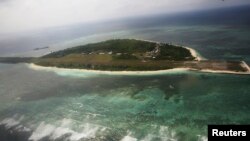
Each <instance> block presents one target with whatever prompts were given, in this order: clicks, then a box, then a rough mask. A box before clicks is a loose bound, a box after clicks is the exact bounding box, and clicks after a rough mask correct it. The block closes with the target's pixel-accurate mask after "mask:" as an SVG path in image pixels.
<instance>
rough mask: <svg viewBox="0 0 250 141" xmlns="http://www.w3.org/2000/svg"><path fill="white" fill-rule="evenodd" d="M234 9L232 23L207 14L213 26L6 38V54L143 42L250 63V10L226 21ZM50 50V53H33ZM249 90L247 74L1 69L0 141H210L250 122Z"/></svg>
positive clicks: (1, 50)
mask: <svg viewBox="0 0 250 141" xmlns="http://www.w3.org/2000/svg"><path fill="white" fill-rule="evenodd" d="M229 11H232V9H231V10H230V9H227V10H224V11H223V10H222V11H220V12H221V13H223V12H224V14H222V17H225V18H224V20H221V21H219V22H215V21H216V20H217V19H220V17H221V16H215V15H216V14H215V13H216V11H215V12H212V13H211V12H210V13H211V14H208V15H207V16H206V17H207V18H205V19H207V21H206V20H202V18H199V15H193V14H192V16H190V15H189V17H192V19H196V22H194V23H192V22H187V23H186V24H185V23H182V24H179V23H180V21H182V20H183V19H182V20H180V18H179V20H176V21H178V22H179V23H178V24H177V23H175V24H167V23H169V21H171V18H169V19H168V18H166V19H164V18H162V17H160V19H162V20H159V17H158V20H155V19H157V18H153V17H151V19H152V18H153V19H154V20H150V21H154V22H146V23H145V24H144V25H143V26H140V25H142V23H140V22H135V23H134V24H132V23H129V25H127V26H126V24H124V23H123V22H122V21H121V22H122V23H123V25H122V27H123V28H120V26H118V25H116V26H115V27H113V29H106V30H101V29H102V28H101V27H99V29H100V30H97V29H95V30H93V29H89V30H78V32H77V33H76V32H74V31H71V30H69V29H71V28H69V29H67V30H66V31H67V32H66V33H69V34H66V35H68V37H67V36H63V34H61V32H62V31H65V30H59V29H57V31H60V35H58V37H57V36H56V34H55V33H54V32H52V33H49V35H51V36H48V37H49V38H45V35H48V34H47V33H46V34H45V33H44V34H40V33H38V32H37V33H34V34H33V35H36V36H32V38H30V37H29V36H30V35H27V36H25V38H24V37H23V38H15V39H13V40H12V39H11V40H10V39H9V38H5V39H4V40H3V39H1V40H0V55H1V56H9V55H13V56H39V55H42V54H44V53H48V52H49V51H53V50H58V49H63V48H67V47H72V46H75V45H80V44H86V43H89V42H96V41H101V40H106V39H112V38H137V39H147V40H154V41H161V42H170V43H174V44H180V45H185V46H190V47H192V48H194V49H196V50H197V51H198V52H199V53H200V54H201V55H202V56H204V57H205V58H208V59H226V60H245V61H246V62H247V63H249V64H250V49H249V44H250V27H249V25H248V24H247V23H248V21H249V18H248V14H247V13H246V8H245V9H244V8H243V9H241V10H238V14H237V12H236V14H233V15H232V16H231V18H233V17H237V18H235V20H233V19H232V20H230V16H229V17H228V16H225V14H228V15H230V14H229V13H230V12H229ZM234 13H235V12H234ZM242 13H245V14H243V16H242V17H238V15H242ZM203 14H204V13H203ZM184 17H188V14H187V15H185V16H184ZM208 17H210V18H208ZM216 17H217V18H216ZM244 17H245V18H244ZM172 19H173V17H172ZM184 19H185V18H184ZM188 19H189V20H190V21H191V18H188ZM225 19H227V20H225ZM243 19H244V20H243ZM145 20H147V19H145ZM185 21H188V20H187V19H186V20H185ZM194 21H195V20H194ZM232 21H234V22H232ZM182 22H183V21H182ZM118 23H119V22H118ZM173 23H174V22H173ZM204 23H206V24H204ZM130 27H131V28H130ZM79 28H80V27H76V28H75V30H77V29H79ZM58 33H59V32H58ZM94 33H95V34H94ZM52 35H53V36H52ZM35 45H36V46H35ZM47 45H49V46H50V48H49V49H48V50H41V51H33V48H36V47H43V46H47ZM249 84H250V76H248V75H225V74H210V73H197V72H187V71H181V72H171V73H166V74H159V75H145V76H143V75H141V76H136V75H134V76H131V75H130V76H129V75H103V74H102V75H101V74H98V73H93V72H79V71H67V70H60V71H59V70H50V71H48V70H33V69H31V68H30V67H29V66H28V65H27V64H16V65H10V64H0V140H1V141H2V140H3V141H26V140H35V141H36V140H42V141H47V140H58V141H59V140H94V141H112V140H114V141H119V140H122V141H135V140H144V141H157V140H159V141H168V140H178V141H205V140H206V139H207V138H206V133H207V131H206V128H207V124H249V123H250V111H249V108H250V103H249V100H250V85H249Z"/></svg>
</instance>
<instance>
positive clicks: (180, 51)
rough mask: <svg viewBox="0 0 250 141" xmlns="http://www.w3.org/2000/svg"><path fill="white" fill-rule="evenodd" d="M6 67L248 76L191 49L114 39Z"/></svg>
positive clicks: (238, 64)
mask: <svg viewBox="0 0 250 141" xmlns="http://www.w3.org/2000/svg"><path fill="white" fill-rule="evenodd" d="M0 62H4V63H19V62H25V63H34V64H36V65H40V66H48V67H59V68H72V69H73V68H74V69H90V70H109V71H152V70H166V69H172V68H190V69H193V70H213V71H231V72H243V73H249V71H250V69H249V67H248V65H247V64H246V63H245V62H243V61H218V60H200V61H198V60H197V58H195V57H194V56H192V54H191V51H190V50H189V49H188V48H185V47H181V46H176V45H171V44H167V43H157V42H150V41H142V40H134V39H115V40H108V41H103V42H99V43H92V44H87V45H82V46H77V47H73V48H68V49H64V50H60V51H56V52H52V53H50V54H47V55H45V56H42V57H39V58H8V57H7V58H0Z"/></svg>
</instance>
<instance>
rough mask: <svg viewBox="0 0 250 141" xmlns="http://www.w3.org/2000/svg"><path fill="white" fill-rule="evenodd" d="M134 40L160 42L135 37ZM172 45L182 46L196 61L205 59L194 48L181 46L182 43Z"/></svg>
mask: <svg viewBox="0 0 250 141" xmlns="http://www.w3.org/2000/svg"><path fill="white" fill-rule="evenodd" d="M135 40H138V41H146V42H151V43H158V44H159V43H160V42H157V41H152V40H144V39H135ZM173 45H174V46H179V47H183V48H186V49H188V50H189V51H190V53H191V55H192V56H193V57H194V58H195V60H196V61H201V60H206V59H205V58H204V57H202V56H201V55H200V54H199V53H198V52H197V51H196V50H194V49H192V48H190V47H187V46H182V45H178V44H173Z"/></svg>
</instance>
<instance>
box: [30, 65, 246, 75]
mask: <svg viewBox="0 0 250 141" xmlns="http://www.w3.org/2000/svg"><path fill="white" fill-rule="evenodd" d="M28 67H29V68H31V69H33V70H38V71H39V70H40V71H53V72H57V71H71V72H82V73H93V74H103V75H137V76H138V75H161V74H172V73H178V72H187V71H196V72H205V73H221V74H240V75H249V74H250V71H248V72H234V71H223V70H221V71H217V70H216V71H215V70H209V69H202V70H197V69H193V68H174V69H168V70H157V71H101V70H87V69H69V68H58V67H44V66H39V65H36V64H33V63H31V64H28Z"/></svg>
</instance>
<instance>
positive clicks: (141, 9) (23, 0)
mask: <svg viewBox="0 0 250 141" xmlns="http://www.w3.org/2000/svg"><path fill="white" fill-rule="evenodd" d="M243 4H250V0H224V1H223V0H0V18H1V20H0V33H4V32H18V31H27V30H33V29H41V28H44V27H51V26H62V25H69V24H75V23H86V22H93V21H102V20H107V19H115V18H122V17H130V16H138V15H149V14H157V13H175V12H183V11H190V10H197V9H209V8H215V7H225V6H234V5H243Z"/></svg>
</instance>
